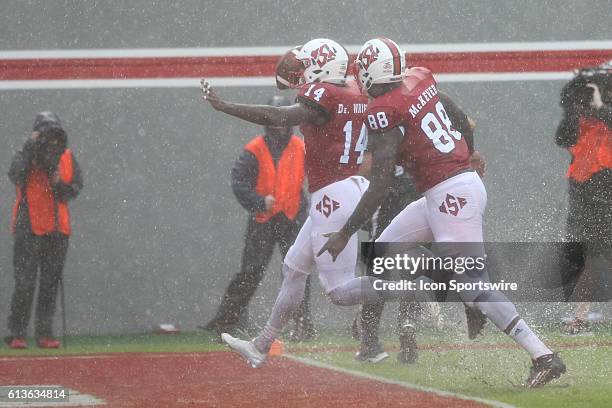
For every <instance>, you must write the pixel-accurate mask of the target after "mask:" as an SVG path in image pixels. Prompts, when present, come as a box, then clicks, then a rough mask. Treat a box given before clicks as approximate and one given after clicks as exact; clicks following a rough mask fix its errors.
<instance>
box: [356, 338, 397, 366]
mask: <svg viewBox="0 0 612 408" xmlns="http://www.w3.org/2000/svg"><path fill="white" fill-rule="evenodd" d="M387 357H389V354H388V353H387V352H386V351H385V350H383V348H382V346H381V345H380V343H376V344H375V345H374V346H367V345H365V344H363V343H362V344H361V350H359V351H358V352H357V353H356V354H355V360H356V361H360V362H366V361H367V362H369V363H380V362H381V361H383V360H384V359H386V358H387Z"/></svg>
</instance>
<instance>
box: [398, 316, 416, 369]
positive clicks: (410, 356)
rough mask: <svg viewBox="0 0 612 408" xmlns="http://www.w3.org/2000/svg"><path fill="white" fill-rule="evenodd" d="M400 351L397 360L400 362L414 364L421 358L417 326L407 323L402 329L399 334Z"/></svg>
mask: <svg viewBox="0 0 612 408" xmlns="http://www.w3.org/2000/svg"><path fill="white" fill-rule="evenodd" d="M399 341H400V351H399V353H398V355H397V361H398V362H399V363H400V364H414V363H416V362H417V360H418V359H419V349H418V347H417V342H416V328H415V327H414V325H412V324H410V323H406V324H404V325H403V326H402V328H401V329H400V335H399Z"/></svg>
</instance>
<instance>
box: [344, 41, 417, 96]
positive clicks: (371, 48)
mask: <svg viewBox="0 0 612 408" xmlns="http://www.w3.org/2000/svg"><path fill="white" fill-rule="evenodd" d="M355 64H356V66H357V79H358V80H359V84H360V85H361V87H362V89H365V90H368V89H370V87H371V86H372V85H374V84H388V83H392V82H400V81H402V80H403V79H404V77H405V75H406V74H405V72H406V54H405V53H404V51H403V50H402V49H401V48H400V47H399V46H398V45H397V44H396V43H395V42H394V41H392V40H390V39H388V38H375V39H373V40H370V41H368V42H366V43H365V44H364V45H363V47H361V50H360V51H359V54H357V59H356V60H355Z"/></svg>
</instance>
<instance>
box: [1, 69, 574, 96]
mask: <svg viewBox="0 0 612 408" xmlns="http://www.w3.org/2000/svg"><path fill="white" fill-rule="evenodd" d="M569 78H572V73H570V72H508V73H466V74H440V75H436V79H437V80H438V82H507V81H550V80H560V79H569ZM207 79H208V80H210V82H211V84H212V85H214V86H217V87H226V86H227V87H257V86H275V79H274V77H271V76H270V77H216V78H215V77H213V78H207ZM199 86H200V78H143V79H53V80H26V81H0V90H4V91H15V90H43V89H121V88H197V87H199Z"/></svg>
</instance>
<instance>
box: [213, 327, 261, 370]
mask: <svg viewBox="0 0 612 408" xmlns="http://www.w3.org/2000/svg"><path fill="white" fill-rule="evenodd" d="M221 340H223V342H224V343H225V344H227V345H228V346H229V348H231V349H232V350H234V351H235V352H237V353H240V355H241V356H242V357H244V358H245V359H246V360H247V361H248V362H249V364H250V365H251V367H253V368H259V367H261V366H262V365H263V363H264V362H265V361H266V354H264V353H261V352H260V351H259V350H257V349H256V348H255V345H254V344H253V342H252V341H246V340H240V339H237V338H236V337H232V336H231V335H229V334H227V333H222V334H221Z"/></svg>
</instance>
